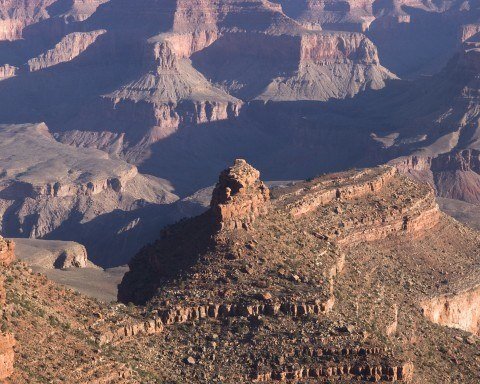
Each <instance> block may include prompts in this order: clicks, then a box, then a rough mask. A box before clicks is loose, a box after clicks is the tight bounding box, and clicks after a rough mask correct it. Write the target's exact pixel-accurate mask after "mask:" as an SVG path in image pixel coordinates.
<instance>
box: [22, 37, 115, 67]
mask: <svg viewBox="0 0 480 384" xmlns="http://www.w3.org/2000/svg"><path fill="white" fill-rule="evenodd" d="M105 32H106V31H105V30H98V31H92V32H74V33H71V34H68V35H66V36H65V37H64V38H62V40H61V41H60V42H59V43H57V44H56V45H55V47H54V48H52V49H50V50H49V51H47V52H45V53H42V54H41V55H40V56H37V57H35V58H33V59H30V60H28V62H27V67H28V70H29V71H30V72H35V71H39V70H41V69H44V68H48V67H52V66H54V65H57V64H60V63H66V62H68V61H70V60H73V59H75V58H76V57H78V56H79V55H80V54H81V53H82V52H84V51H85V50H87V49H88V48H89V47H90V46H91V45H92V44H94V43H95V41H96V40H97V39H98V37H99V36H101V35H103V34H104V33H105Z"/></svg>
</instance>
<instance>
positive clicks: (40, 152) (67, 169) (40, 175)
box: [0, 124, 178, 265]
mask: <svg viewBox="0 0 480 384" xmlns="http://www.w3.org/2000/svg"><path fill="white" fill-rule="evenodd" d="M0 136H1V139H0V147H1V148H0V169H1V170H2V173H1V175H0V211H1V215H2V222H1V229H2V233H4V234H6V235H8V236H10V237H29V238H39V237H43V238H45V237H46V238H49V237H55V238H56V239H59V238H60V239H62V238H64V237H66V238H67V239H68V240H75V239H78V240H79V242H80V243H82V244H84V245H87V248H89V254H90V258H91V260H92V261H95V260H99V261H100V262H102V263H103V264H108V263H109V261H108V259H109V258H110V259H111V258H115V261H114V262H117V263H119V264H121V263H122V261H121V260H122V254H123V255H124V256H123V260H124V262H125V261H127V260H128V252H129V251H130V252H134V251H135V250H134V249H131V248H130V249H128V247H129V246H131V245H125V244H121V243H118V244H117V245H115V244H112V240H113V239H120V238H121V237H128V236H129V233H130V232H129V231H131V230H133V231H134V232H135V227H136V226H137V225H140V224H141V223H140V221H141V218H142V217H143V216H144V214H142V213H140V211H141V210H142V209H143V210H144V209H146V208H147V207H153V208H150V209H152V210H155V207H157V206H160V207H161V206H162V205H163V204H166V203H171V202H173V201H175V200H177V199H178V198H177V197H176V196H175V195H174V194H173V193H172V192H171V191H172V188H171V187H170V185H169V183H168V182H166V181H164V180H161V179H158V178H155V177H152V176H146V175H142V174H141V173H139V172H138V170H137V168H136V167H135V166H133V165H130V164H128V163H126V162H125V161H122V160H118V159H112V158H110V157H109V156H108V154H106V153H105V152H102V151H99V150H95V149H77V148H74V147H70V146H67V145H63V144H60V143H58V142H57V141H55V139H54V138H53V137H52V135H51V134H50V132H49V131H48V128H47V126H46V125H45V124H25V125H11V126H1V127H0ZM102 215H103V216H109V215H111V216H113V217H112V218H111V219H110V220H109V221H108V222H109V227H107V228H106V227H105V226H104V224H103V222H101V220H100V221H99V220H98V218H99V216H102ZM100 229H101V231H99V230H100ZM72 233H75V235H74V236H72ZM136 236H138V233H137V234H136ZM132 245H133V246H134V247H135V246H137V247H138V246H139V245H138V244H137V245H135V244H132ZM125 246H126V247H127V249H125V248H123V247H125ZM122 248H123V249H122ZM108 249H110V251H108ZM109 255H110V256H109ZM100 256H101V257H100ZM77 263H80V264H84V262H83V261H81V260H79V261H78V262H77ZM117 265H118V264H117Z"/></svg>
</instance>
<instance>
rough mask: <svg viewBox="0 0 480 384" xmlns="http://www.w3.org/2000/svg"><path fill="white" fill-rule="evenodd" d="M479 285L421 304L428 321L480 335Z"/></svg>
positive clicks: (426, 300)
mask: <svg viewBox="0 0 480 384" xmlns="http://www.w3.org/2000/svg"><path fill="white" fill-rule="evenodd" d="M479 303H480V285H477V286H474V287H472V288H469V289H465V290H461V291H459V292H457V293H450V294H444V295H440V296H436V297H432V298H430V299H425V300H423V301H422V302H421V307H422V310H423V314H424V315H425V316H426V317H427V319H429V320H430V321H432V322H434V323H436V324H439V325H443V326H446V327H451V328H457V329H461V330H463V331H467V332H470V333H473V334H474V335H480V305H479Z"/></svg>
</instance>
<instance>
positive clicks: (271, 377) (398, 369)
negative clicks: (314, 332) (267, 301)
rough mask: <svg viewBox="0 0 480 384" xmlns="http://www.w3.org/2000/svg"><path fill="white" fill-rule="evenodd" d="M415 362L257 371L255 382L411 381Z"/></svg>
mask: <svg viewBox="0 0 480 384" xmlns="http://www.w3.org/2000/svg"><path fill="white" fill-rule="evenodd" d="M413 371H414V368H413V364H412V363H410V362H408V363H404V364H401V365H398V366H389V365H383V366H382V365H374V366H371V365H368V364H364V365H362V364H358V365H353V366H352V365H350V364H348V363H346V364H339V365H337V366H335V365H328V366H308V365H307V366H300V367H295V368H293V367H291V368H285V370H283V371H274V372H267V373H257V374H255V375H254V378H253V381H254V382H271V381H289V380H302V379H303V380H307V379H316V380H321V381H322V382H328V381H329V380H349V381H350V380H362V381H363V380H365V381H368V382H384V381H389V382H390V381H401V382H410V381H411V380H412V378H413Z"/></svg>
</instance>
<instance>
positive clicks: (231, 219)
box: [210, 159, 270, 229]
mask: <svg viewBox="0 0 480 384" xmlns="http://www.w3.org/2000/svg"><path fill="white" fill-rule="evenodd" d="M259 178H260V172H258V171H257V170H256V169H255V168H253V167H252V166H251V165H249V164H247V162H246V161H245V160H243V159H237V160H235V164H234V165H233V166H232V167H230V168H228V169H226V170H225V171H223V172H222V173H221V174H220V178H219V180H218V183H217V185H216V186H215V189H214V190H213V194H212V201H211V204H210V206H211V209H212V211H213V214H214V215H215V218H216V221H217V225H218V226H219V227H220V228H222V229H223V228H228V229H236V228H245V229H246V228H248V227H249V226H250V225H251V224H252V223H253V222H254V221H255V219H256V217H257V216H258V215H260V214H262V213H265V212H266V210H267V202H268V201H269V199H270V193H269V190H268V188H267V187H266V185H265V184H263V183H262V182H261V181H260V179H259Z"/></svg>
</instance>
